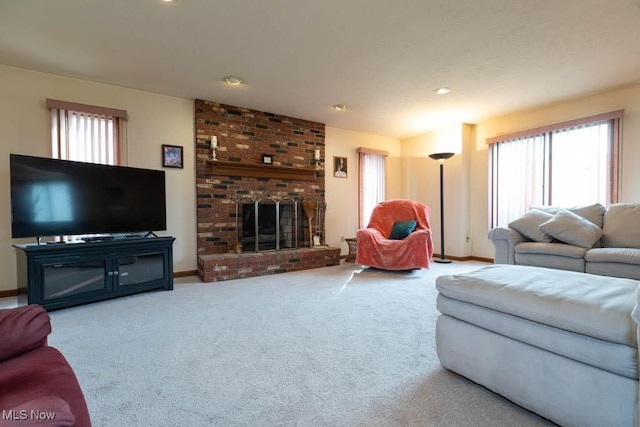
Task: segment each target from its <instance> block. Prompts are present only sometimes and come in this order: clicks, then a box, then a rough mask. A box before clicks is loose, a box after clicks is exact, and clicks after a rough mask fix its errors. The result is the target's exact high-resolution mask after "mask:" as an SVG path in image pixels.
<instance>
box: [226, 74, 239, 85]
mask: <svg viewBox="0 0 640 427" xmlns="http://www.w3.org/2000/svg"><path fill="white" fill-rule="evenodd" d="M224 81H225V83H228V84H230V85H232V86H240V85H241V84H242V79H240V78H238V77H235V76H227V77H225V78H224Z"/></svg>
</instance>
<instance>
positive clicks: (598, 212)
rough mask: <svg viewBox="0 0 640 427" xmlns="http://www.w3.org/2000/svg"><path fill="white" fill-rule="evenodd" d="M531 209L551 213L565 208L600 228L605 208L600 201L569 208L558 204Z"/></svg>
mask: <svg viewBox="0 0 640 427" xmlns="http://www.w3.org/2000/svg"><path fill="white" fill-rule="evenodd" d="M531 209H538V210H541V211H543V212H547V213H550V214H551V215H555V214H557V213H558V212H560V210H561V209H566V210H568V211H569V212H573V213H574V214H576V215H580V216H581V217H583V218H585V219H588V220H589V221H591V222H592V223H594V224H595V225H597V226H598V227H599V228H602V224H603V222H602V217H603V215H604V212H605V209H606V208H605V207H604V206H602V205H601V204H600V203H595V204H593V205H588V206H575V207H571V208H561V207H558V206H531Z"/></svg>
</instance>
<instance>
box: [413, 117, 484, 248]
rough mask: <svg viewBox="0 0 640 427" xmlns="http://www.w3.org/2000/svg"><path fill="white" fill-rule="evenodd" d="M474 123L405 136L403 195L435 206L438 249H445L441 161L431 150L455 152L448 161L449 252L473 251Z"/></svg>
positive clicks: (446, 209) (433, 226)
mask: <svg viewBox="0 0 640 427" xmlns="http://www.w3.org/2000/svg"><path fill="white" fill-rule="evenodd" d="M473 135H474V126H473V125H469V124H464V123H463V124H459V125H454V126H449V127H446V128H442V129H438V130H434V131H432V132H427V133H424V134H421V135H418V136H415V137H411V138H407V139H404V140H402V153H403V155H402V168H401V171H402V172H401V182H402V197H404V198H408V199H413V200H416V201H419V202H422V203H425V204H426V205H428V206H429V207H430V208H431V221H430V225H431V230H432V239H433V246H434V252H435V253H437V254H440V252H441V241H442V240H441V229H442V228H441V222H440V212H441V211H440V163H439V162H438V161H436V160H432V159H430V158H429V154H433V153H438V152H455V153H456V155H455V156H453V157H451V158H450V159H448V160H446V161H445V162H444V169H443V171H444V185H443V188H444V191H443V193H444V214H445V217H444V227H445V230H444V231H445V233H444V235H445V255H450V256H455V257H466V256H469V255H471V247H472V246H471V243H470V241H467V236H469V221H470V220H469V185H470V183H469V179H470V177H469V169H470V161H471V157H470V149H471V146H472V139H473Z"/></svg>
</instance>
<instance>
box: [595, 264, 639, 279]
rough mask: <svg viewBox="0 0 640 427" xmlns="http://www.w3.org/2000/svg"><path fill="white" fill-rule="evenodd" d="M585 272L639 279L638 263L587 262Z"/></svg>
mask: <svg viewBox="0 0 640 427" xmlns="http://www.w3.org/2000/svg"><path fill="white" fill-rule="evenodd" d="M585 272H587V273H589V274H599V275H600V276H611V277H623V278H626V279H633V280H640V265H635V264H620V263H618V262H588V263H586V266H585Z"/></svg>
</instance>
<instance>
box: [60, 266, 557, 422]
mask: <svg viewBox="0 0 640 427" xmlns="http://www.w3.org/2000/svg"><path fill="white" fill-rule="evenodd" d="M485 265H486V264H482V263H473V262H469V263H466V262H465V263H463V262H454V263H452V264H449V265H443V264H435V263H434V264H433V266H432V268H431V269H429V270H418V271H412V272H395V273H393V272H384V271H380V270H374V269H365V270H363V271H361V269H360V268H359V267H358V266H357V265H354V264H350V263H346V264H345V263H343V264H342V265H340V266H335V267H327V268H321V269H314V270H308V271H304V272H295V273H286V274H279V275H271V276H263V277H258V278H251V279H243V280H235V281H228V282H219V283H215V284H207V283H199V282H198V281H197V279H196V278H188V279H180V280H179V281H177V283H176V285H175V290H174V291H172V292H167V291H158V292H148V293H143V294H138V295H134V296H131V297H126V298H120V299H116V300H111V301H105V302H100V303H95V304H90V305H86V306H81V307H74V308H70V309H65V310H59V311H55V312H52V313H51V317H52V322H53V328H54V332H53V333H52V335H51V337H50V344H51V345H53V346H56V347H58V348H59V349H60V350H61V351H62V352H63V353H64V354H65V356H66V357H67V358H68V359H69V361H70V363H71V365H72V366H73V367H74V369H75V371H76V373H77V375H78V378H79V380H80V383H81V385H82V388H83V390H84V391H85V394H86V397H87V401H88V405H89V410H90V412H91V416H92V420H93V422H94V424H95V425H96V426H98V427H100V426H114V427H122V426H177V425H185V426H186V425H189V426H414V425H415V426H516V425H517V426H541V425H551V423H549V422H548V421H546V420H544V419H542V418H540V417H537V416H536V415H534V414H532V413H530V412H527V411H525V410H523V409H521V408H519V407H517V406H515V405H513V404H512V403H510V402H509V401H507V400H505V399H503V398H501V397H500V396H497V395H495V394H493V393H491V392H490V391H488V390H486V389H484V388H483V387H480V386H478V385H475V384H474V383H472V382H470V381H468V380H466V379H464V378H462V377H460V376H457V375H455V374H452V373H450V372H448V371H446V370H444V369H443V368H442V367H441V366H440V364H439V362H438V358H437V355H436V351H435V343H434V326H435V320H436V318H437V316H438V313H437V310H436V305H435V297H436V291H435V284H434V281H435V278H436V277H437V276H439V275H441V274H446V273H449V272H464V271H470V270H472V269H476V268H481V267H483V266H485Z"/></svg>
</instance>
